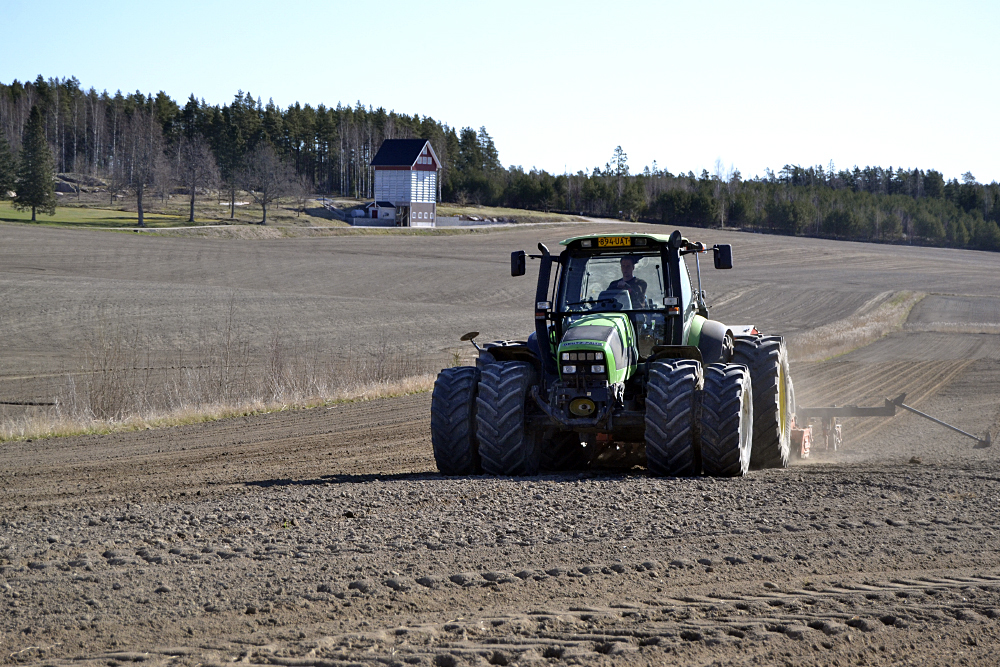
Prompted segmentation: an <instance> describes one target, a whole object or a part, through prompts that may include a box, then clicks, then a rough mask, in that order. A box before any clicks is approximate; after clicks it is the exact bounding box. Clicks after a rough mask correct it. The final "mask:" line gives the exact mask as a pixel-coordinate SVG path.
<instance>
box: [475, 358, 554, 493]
mask: <svg viewBox="0 0 1000 667" xmlns="http://www.w3.org/2000/svg"><path fill="white" fill-rule="evenodd" d="M534 384H535V369H534V368H533V367H532V366H531V364H529V363H525V362H523V361H507V362H501V363H496V364H488V365H486V366H484V367H483V369H482V376H481V378H480V380H479V396H478V397H477V399H476V436H477V437H478V439H479V456H480V458H481V459H482V464H483V472H485V473H487V474H489V475H537V474H538V469H539V466H540V464H541V446H540V445H541V442H540V439H539V438H538V437H536V434H534V433H531V432H529V431H528V429H527V428H526V426H525V408H526V404H527V401H528V394H529V392H530V391H531V387H532V386H533V385H534Z"/></svg>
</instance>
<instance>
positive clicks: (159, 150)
mask: <svg viewBox="0 0 1000 667" xmlns="http://www.w3.org/2000/svg"><path fill="white" fill-rule="evenodd" d="M33 107H37V108H38V110H39V112H40V117H41V123H42V126H43V132H44V136H45V139H46V140H47V143H48V146H49V149H50V151H51V157H52V168H53V169H54V170H55V172H57V173H60V174H72V175H75V176H77V177H90V178H97V179H101V180H102V182H104V183H106V184H107V188H108V191H109V194H110V196H111V198H112V200H113V198H114V197H116V196H123V197H124V196H131V197H135V198H137V201H138V204H139V210H140V222H141V211H142V198H143V196H144V193H147V192H148V191H150V190H156V189H157V188H159V189H160V190H162V189H163V188H165V187H167V186H168V184H169V185H171V186H174V187H176V186H177V185H178V184H180V185H182V186H185V187H186V188H187V190H188V191H189V192H191V193H194V192H195V191H196V190H197V189H198V188H199V187H201V188H204V187H215V188H218V189H219V190H220V191H221V192H223V193H225V195H226V197H227V198H229V199H230V200H232V201H235V199H236V195H237V192H246V193H249V194H251V195H252V196H253V198H254V201H255V202H256V203H257V204H259V205H261V206H262V209H263V211H264V218H265V221H266V212H267V205H268V203H270V202H272V201H274V200H275V199H276V198H277V197H279V196H282V195H286V194H288V193H290V192H291V190H292V189H296V188H297V189H298V190H299V191H300V192H302V191H306V192H310V193H314V194H325V195H340V196H349V197H355V198H359V199H364V198H368V197H370V194H371V188H372V172H371V169H370V168H369V167H368V164H369V162H370V161H371V158H372V157H373V156H374V154H375V152H377V150H378V147H379V146H380V145H381V143H382V141H383V140H384V139H391V138H421V139H429V140H430V141H431V143H432V145H433V146H434V150H435V152H436V153H437V155H438V156H439V158H440V159H441V163H442V169H441V174H440V178H439V188H440V193H439V194H440V198H441V200H442V201H446V202H456V203H460V204H483V205H493V206H509V207H513V208H526V209H537V210H546V211H565V212H572V213H580V214H584V215H594V216H602V217H617V218H624V219H630V220H636V221H647V222H654V223H662V224H670V225H674V224H676V225H689V226H698V227H709V226H716V227H720V226H721V227H734V228H742V229H746V230H753V231H761V232H768V233H777V234H791V235H808V236H820V237H828V238H840V239H853V240H862V241H878V242H889V243H916V244H925V245H934V246H950V247H958V248H974V249H983V250H994V251H996V250H1000V227H998V222H1000V184H997V183H996V182H992V183H989V184H982V183H979V182H978V181H977V180H976V178H975V176H974V175H973V174H971V173H968V172H967V173H965V174H963V175H962V177H961V180H959V179H946V178H945V177H944V176H943V175H942V174H941V173H940V172H938V171H936V170H934V169H919V168H902V167H897V168H892V167H889V168H882V167H871V166H866V167H858V166H853V167H851V168H847V169H838V168H837V167H836V166H835V165H833V164H832V163H830V164H828V165H826V166H822V165H815V166H799V165H784V166H783V167H782V168H781V169H780V170H778V171H777V172H774V171H771V170H767V171H766V172H765V173H764V174H763V175H756V176H754V177H752V178H751V177H747V178H744V177H743V175H742V174H741V173H740V172H739V170H738V169H735V168H731V167H730V168H726V167H724V166H723V165H722V164H721V163H719V162H718V161H717V162H716V165H715V168H714V169H713V172H712V173H709V172H708V170H702V172H701V173H700V174H695V173H693V172H691V171H688V172H686V173H684V172H678V173H677V174H674V173H671V172H670V171H669V170H667V169H666V168H662V167H659V166H658V165H657V164H656V163H655V162H654V163H653V165H651V166H647V167H645V168H643V169H642V170H641V171H638V170H635V171H633V170H632V169H630V167H629V164H628V157H627V154H626V153H625V151H624V150H623V149H622V148H621V147H617V148H615V149H614V151H613V152H612V155H611V157H610V159H608V160H607V161H606V162H605V163H604V164H603V166H601V165H599V166H595V167H594V168H593V169H589V170H586V171H580V172H577V173H575V174H550V173H548V172H546V171H544V170H538V169H534V168H532V169H530V170H525V169H524V168H523V167H521V166H508V167H504V166H503V165H502V164H501V162H500V158H499V152H498V150H497V147H496V145H495V143H494V141H493V138H492V137H490V135H489V134H488V133H487V130H486V128H485V127H481V128H479V129H478V130H476V129H473V128H468V127H466V128H462V129H456V128H453V127H450V126H449V125H447V124H446V123H443V122H441V121H439V120H435V119H433V118H430V117H427V116H420V115H418V114H414V115H412V116H410V115H406V114H400V113H396V112H395V111H386V110H385V109H383V108H381V107H379V108H372V107H370V106H369V107H366V106H365V105H363V104H362V103H361V102H358V103H356V104H355V105H354V106H345V105H342V104H340V103H338V104H337V106H336V107H327V106H325V105H322V104H321V105H318V106H316V107H313V106H311V105H308V104H306V105H300V104H299V103H295V104H293V105H291V106H289V107H287V108H280V107H278V106H276V105H275V104H274V103H273V101H270V100H269V101H268V102H266V103H264V102H263V101H262V99H261V97H259V96H254V95H252V94H251V93H249V92H244V91H238V92H237V93H236V94H235V96H234V98H233V100H232V101H231V102H230V103H229V104H223V105H219V104H215V105H212V104H208V103H207V102H205V100H203V99H202V100H199V99H198V98H196V97H195V96H194V95H191V96H190V97H189V98H188V99H187V100H186V101H185V102H184V103H183V105H182V104H180V103H179V102H177V101H175V100H174V99H172V98H171V97H170V96H169V95H167V94H166V93H164V92H162V91H161V92H159V93H157V94H155V95H153V94H144V93H142V92H139V91H136V92H135V93H129V94H123V93H121V92H120V91H118V92H116V93H114V94H113V95H112V94H109V93H108V92H107V91H103V92H98V91H97V90H96V89H94V88H93V87H91V88H89V89H86V90H84V89H83V88H82V87H81V84H80V82H79V81H78V80H77V79H76V78H75V77H71V78H68V79H67V78H63V79H59V78H50V79H44V78H43V77H42V76H41V75H39V76H38V78H36V79H35V80H34V81H29V82H24V83H22V82H19V81H16V80H15V81H13V82H11V83H10V84H4V83H0V171H2V169H3V156H2V153H3V151H4V150H6V151H7V152H8V154H10V155H13V156H16V155H18V154H19V152H20V151H21V149H22V142H23V141H24V136H25V129H26V127H27V125H28V121H29V117H30V115H31V110H32V108H33ZM8 163H12V162H11V160H10V159H8ZM0 178H2V174H0ZM2 189H3V188H0V190H2ZM4 194H6V193H5V192H2V191H0V196H2V195H4ZM192 201H193V197H192ZM192 215H193V203H192Z"/></svg>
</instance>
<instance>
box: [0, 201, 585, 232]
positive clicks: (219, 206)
mask: <svg viewBox="0 0 1000 667" xmlns="http://www.w3.org/2000/svg"><path fill="white" fill-rule="evenodd" d="M332 201H333V204H334V206H336V207H337V208H340V209H345V210H346V209H350V208H352V207H354V206H356V205H358V204H362V203H364V202H363V201H361V200H354V199H342V198H340V199H332ZM189 206H190V203H189V200H188V199H187V197H186V196H178V195H174V196H171V197H167V198H166V199H160V198H158V197H154V198H151V199H149V200H148V201H147V202H146V205H145V212H144V218H145V223H146V227H149V228H150V229H169V228H186V227H200V226H205V225H240V226H242V225H256V224H257V223H259V222H260V219H261V211H260V208H259V207H257V206H252V205H249V204H246V203H243V205H238V206H237V207H236V215H235V217H233V218H230V217H229V206H228V204H227V203H225V202H222V203H220V202H219V200H218V199H217V198H216V197H202V198H199V199H198V200H197V201H196V202H195V216H194V219H195V221H194V222H193V223H191V222H188V212H189ZM438 215H441V216H448V217H451V216H469V217H473V216H474V217H476V218H479V219H486V218H496V219H501V220H505V221H513V222H519V223H532V222H577V221H583V220H584V218H581V217H579V216H575V215H565V214H562V213H544V212H542V211H527V210H522V209H516V208H503V207H495V206H474V205H469V206H458V205H456V204H441V205H439V206H438ZM0 222H8V223H29V224H36V225H40V226H48V227H71V228H92V229H102V228H103V229H131V228H134V227H136V226H137V225H138V213H137V211H136V208H135V200H134V199H124V200H120V201H116V202H115V204H114V206H112V205H110V202H109V201H108V197H107V196H106V195H100V196H98V195H94V194H88V193H84V194H83V196H82V197H81V198H77V197H76V196H74V195H70V196H66V197H60V200H59V203H58V206H57V208H56V213H55V215H52V216H49V215H45V214H41V213H40V214H38V215H37V216H36V222H34V223H31V211H18V210H16V209H14V207H13V206H12V205H11V204H10V202H0ZM267 223H268V226H271V227H310V228H314V227H327V228H349V227H350V225H349V224H348V223H346V222H344V221H342V220H338V219H336V218H334V217H333V216H332V215H331V214H330V213H329V212H327V211H326V210H325V209H324V208H323V207H322V206H321V203H320V202H319V201H318V200H310V201H309V202H308V203H307V204H306V206H305V211H301V212H296V211H295V210H293V208H292V204H291V203H290V202H289V203H285V202H281V203H280V204H278V205H274V206H271V207H270V208H269V209H268V211H267Z"/></svg>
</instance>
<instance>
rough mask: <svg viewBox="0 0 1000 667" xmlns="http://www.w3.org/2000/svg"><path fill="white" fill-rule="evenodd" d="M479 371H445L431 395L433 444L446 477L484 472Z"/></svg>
mask: <svg viewBox="0 0 1000 667" xmlns="http://www.w3.org/2000/svg"><path fill="white" fill-rule="evenodd" d="M478 388H479V369H478V368H475V367H473V366H458V367H455V368H445V369H444V370H443V371H441V372H440V373H438V376H437V379H436V380H435V381H434V393H432V394H431V444H432V445H433V447H434V460H435V461H436V462H437V467H438V470H439V471H441V474H442V475H475V474H478V473H481V472H482V471H483V470H482V467H481V466H480V464H479V441H478V440H476V392H477V390H478Z"/></svg>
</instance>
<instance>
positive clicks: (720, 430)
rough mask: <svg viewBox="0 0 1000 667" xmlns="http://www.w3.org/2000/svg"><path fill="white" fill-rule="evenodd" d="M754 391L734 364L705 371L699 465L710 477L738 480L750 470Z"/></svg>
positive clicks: (745, 373) (747, 377)
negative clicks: (734, 478) (735, 478)
mask: <svg viewBox="0 0 1000 667" xmlns="http://www.w3.org/2000/svg"><path fill="white" fill-rule="evenodd" d="M752 444H753V389H752V388H751V382H750V372H749V371H748V370H747V369H746V367H745V366H739V365H736V364H711V365H709V366H706V367H705V391H704V392H703V394H702V408H701V465H702V469H703V470H704V472H705V474H706V475H709V476H711V477H741V476H743V475H745V474H746V473H747V469H749V467H750V448H751V445H752Z"/></svg>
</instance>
